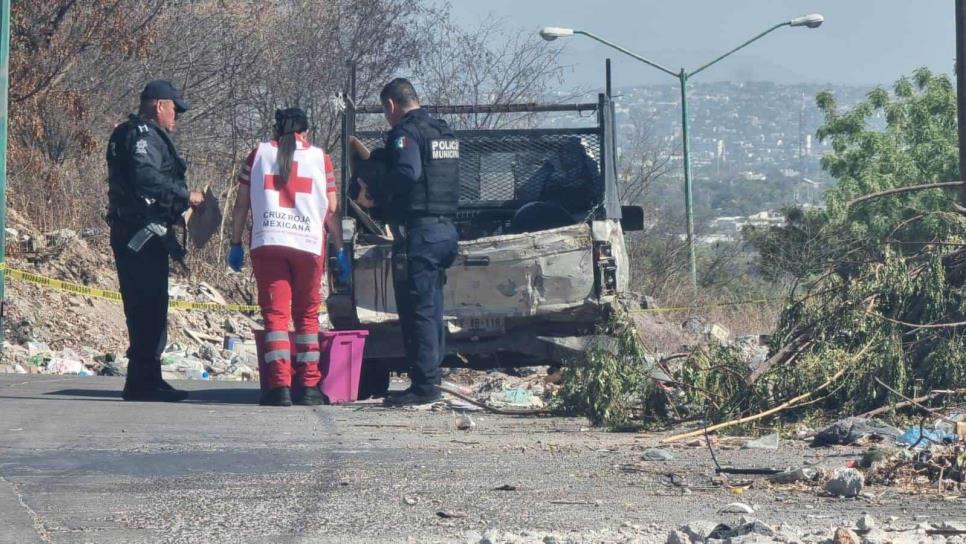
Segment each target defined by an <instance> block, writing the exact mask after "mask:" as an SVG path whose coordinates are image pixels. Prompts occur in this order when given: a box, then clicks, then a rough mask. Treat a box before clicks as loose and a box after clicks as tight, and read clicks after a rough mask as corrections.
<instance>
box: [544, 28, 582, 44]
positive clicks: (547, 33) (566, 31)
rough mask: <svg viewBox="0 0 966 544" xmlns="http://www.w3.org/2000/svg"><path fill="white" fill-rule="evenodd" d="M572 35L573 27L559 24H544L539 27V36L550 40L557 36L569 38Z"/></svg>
mask: <svg viewBox="0 0 966 544" xmlns="http://www.w3.org/2000/svg"><path fill="white" fill-rule="evenodd" d="M573 35H574V29H572V28H563V27H559V26H545V27H543V28H541V29H540V37H541V38H543V39H545V40H547V41H548V42H552V41H554V40H556V39H557V38H569V37H570V36H573Z"/></svg>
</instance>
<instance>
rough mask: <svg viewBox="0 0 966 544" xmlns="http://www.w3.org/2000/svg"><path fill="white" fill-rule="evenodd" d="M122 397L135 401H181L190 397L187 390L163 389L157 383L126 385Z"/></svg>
mask: <svg viewBox="0 0 966 544" xmlns="http://www.w3.org/2000/svg"><path fill="white" fill-rule="evenodd" d="M121 398H122V399H124V400H127V401H134V402H179V401H182V400H185V399H186V398H188V392H187V391H180V390H178V389H174V388H171V389H161V388H160V387H158V386H156V385H152V386H147V387H144V386H134V385H130V384H129V385H125V386H124V392H123V393H121Z"/></svg>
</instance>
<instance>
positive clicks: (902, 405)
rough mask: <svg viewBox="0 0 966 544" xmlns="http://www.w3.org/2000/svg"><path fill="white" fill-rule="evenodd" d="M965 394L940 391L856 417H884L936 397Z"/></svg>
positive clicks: (962, 391)
mask: <svg viewBox="0 0 966 544" xmlns="http://www.w3.org/2000/svg"><path fill="white" fill-rule="evenodd" d="M963 394H966V389H940V390H937V391H933V392H931V393H929V394H928V395H922V396H921V397H916V398H912V399H907V400H904V401H902V402H897V403H896V404H890V405H888V406H881V407H879V408H876V409H875V410H869V411H868V412H865V413H864V414H859V415H858V416H856V417H861V418H870V417H875V416H878V415H882V414H884V413H886V412H889V411H891V410H899V409H901V408H905V407H907V406H918V405H919V403H921V402H926V401H929V400H932V399H934V398H936V397H941V396H943V395H963ZM900 397H902V395H900ZM902 398H907V397H902Z"/></svg>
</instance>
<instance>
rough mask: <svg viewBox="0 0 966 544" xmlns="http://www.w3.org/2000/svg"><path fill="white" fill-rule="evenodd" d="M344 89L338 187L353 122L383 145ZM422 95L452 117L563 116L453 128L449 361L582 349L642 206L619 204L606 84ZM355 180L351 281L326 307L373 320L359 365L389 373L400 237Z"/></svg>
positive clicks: (620, 286)
mask: <svg viewBox="0 0 966 544" xmlns="http://www.w3.org/2000/svg"><path fill="white" fill-rule="evenodd" d="M608 88H609V85H608ZM347 102H348V105H347V108H346V110H345V111H344V118H343V127H342V128H343V131H342V144H343V149H342V151H343V153H342V156H343V157H344V158H343V161H342V168H341V170H342V187H348V186H349V181H350V178H349V175H350V174H349V172H348V171H349V161H348V159H347V158H346V157H348V155H349V152H350V151H349V149H348V141H349V136H350V135H351V136H355V137H356V138H357V139H359V140H361V141H362V142H364V143H365V144H366V145H367V146H368V147H369V148H370V149H373V148H377V147H382V146H383V145H384V144H383V142H384V138H385V132H382V131H379V130H357V128H356V127H357V122H358V123H359V125H360V126H376V123H377V122H378V121H379V119H381V116H382V107H381V106H359V107H353V103H354V102H353V101H352V100H348V101H347ZM422 107H423V108H424V109H426V110H428V111H429V112H430V113H431V114H433V115H435V116H440V117H442V118H444V119H447V118H448V116H463V117H462V119H466V118H467V117H466V116H473V115H478V116H483V115H494V114H501V113H502V114H508V113H521V114H525V115H526V116H527V120H528V125H530V126H532V125H534V124H536V125H537V126H539V124H540V122H541V121H544V120H546V121H547V122H548V123H549V122H554V123H555V124H557V125H563V126H567V127H568V128H508V129H492V130H490V129H487V130H456V131H455V133H456V136H457V138H458V139H459V141H460V166H459V178H460V202H459V211H458V215H457V217H456V226H457V230H458V232H459V235H460V242H459V255H458V257H457V258H456V261H455V263H454V264H453V266H452V268H450V269H449V271H448V273H447V283H446V285H445V289H444V296H445V320H446V322H447V328H448V335H447V339H446V347H447V355H446V361H445V362H444V364H456V363H458V364H463V365H466V364H470V365H473V366H479V367H494V366H500V367H508V366H524V365H535V364H560V363H561V362H563V360H564V359H565V358H566V357H567V355H568V352H570V353H572V352H573V351H575V350H582V346H583V345H584V344H583V343H582V340H583V339H584V338H586V337H587V336H588V335H593V334H594V333H595V328H596V326H597V324H599V323H600V322H601V320H602V319H603V318H604V317H605V316H606V315H607V314H608V312H609V310H610V308H611V305H612V304H614V303H615V302H616V300H617V296H618V294H619V293H621V292H623V291H624V290H625V289H626V287H627V284H628V280H629V270H628V259H627V251H626V249H625V245H624V232H625V231H628V230H640V229H642V228H643V210H642V209H641V208H639V207H629V206H621V204H620V199H619V195H618V185H617V173H616V166H615V158H616V157H615V144H614V139H615V127H614V105H613V102H612V101H611V97H610V96H609V94H608V93H603V94H600V95H599V96H598V100H597V102H596V103H581V104H566V105H536V104H519V105H514V104H509V105H508V104H503V105H474V106H431V105H424V106H422ZM377 115H378V116H380V117H379V118H376V117H373V116H377ZM589 120H592V121H589ZM457 121H458V120H457ZM450 124H451V126H454V127H455V126H459V125H458V122H451V123H450ZM572 125H582V126H576V127H573V126H572ZM347 192H348V191H343V196H342V198H343V200H342V206H341V209H342V210H343V233H344V237H345V240H344V242H345V244H346V247H347V248H350V251H351V252H352V255H353V261H354V262H353V274H352V278H351V280H350V281H348V282H346V283H339V282H333V283H332V284H330V285H331V287H330V291H329V297H328V300H327V306H328V311H329V318H330V320H331V321H332V323H333V325H334V326H335V327H337V328H364V329H368V330H369V338H368V341H367V343H366V349H365V360H366V363H365V366H364V374H369V373H371V372H373V371H376V372H379V371H380V370H379V369H381V371H382V372H385V375H386V376H388V369H393V370H395V369H402V368H404V362H405V361H404V360H403V356H404V355H403V354H404V350H403V343H402V338H401V334H400V328H399V325H398V317H397V314H396V308H395V297H394V294H393V282H392V267H391V262H390V251H391V245H392V242H391V240H390V239H389V238H388V237H387V235H386V230H385V229H384V226H383V225H381V224H379V223H378V222H377V221H375V220H373V219H372V218H371V217H369V216H368V215H367V214H366V212H365V211H363V210H362V209H361V208H359V207H358V206H356V205H355V203H354V202H352V201H350V200H349V199H348V197H347V195H346V194H345V193H347Z"/></svg>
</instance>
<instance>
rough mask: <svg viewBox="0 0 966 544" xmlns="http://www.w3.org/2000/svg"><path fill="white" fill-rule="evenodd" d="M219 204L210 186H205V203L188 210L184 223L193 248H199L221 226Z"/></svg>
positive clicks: (203, 245)
mask: <svg viewBox="0 0 966 544" xmlns="http://www.w3.org/2000/svg"><path fill="white" fill-rule="evenodd" d="M221 220H222V213H221V204H220V203H219V202H218V197H217V196H215V193H214V192H212V190H211V187H210V186H209V187H206V188H205V203H204V205H203V206H201V207H199V208H196V209H193V210H189V211H188V215H187V217H185V223H186V224H187V230H188V235H189V236H190V237H191V242H192V243H193V244H194V246H195V249H201V248H203V247H205V245H206V244H207V243H208V242H209V241H210V240H211V238H212V237H213V236H214V235H215V233H216V232H218V230H219V229H220V228H221Z"/></svg>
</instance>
